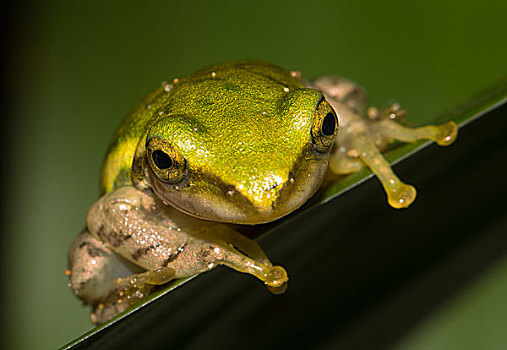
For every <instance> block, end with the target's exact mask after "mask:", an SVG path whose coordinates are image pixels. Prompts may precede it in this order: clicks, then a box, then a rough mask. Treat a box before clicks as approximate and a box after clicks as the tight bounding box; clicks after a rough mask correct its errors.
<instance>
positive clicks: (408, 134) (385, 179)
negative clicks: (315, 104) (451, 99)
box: [329, 104, 458, 209]
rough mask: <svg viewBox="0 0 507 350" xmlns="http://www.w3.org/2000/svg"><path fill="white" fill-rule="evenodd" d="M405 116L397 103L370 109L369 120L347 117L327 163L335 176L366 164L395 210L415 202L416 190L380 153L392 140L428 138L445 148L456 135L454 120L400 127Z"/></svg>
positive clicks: (356, 169)
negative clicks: (342, 133) (416, 126)
mask: <svg viewBox="0 0 507 350" xmlns="http://www.w3.org/2000/svg"><path fill="white" fill-rule="evenodd" d="M338 106H339V104H338ZM349 113H350V112H349ZM405 113H406V111H405V110H402V109H400V107H399V105H398V104H393V105H392V106H389V107H387V108H386V109H384V110H382V111H378V110H377V109H376V108H370V109H369V110H368V117H369V120H362V119H359V118H358V116H356V117H355V118H354V116H352V117H350V116H349V118H348V119H347V120H346V124H347V126H346V130H345V131H344V134H345V136H341V135H340V134H339V135H338V137H337V143H338V147H337V150H336V152H335V153H334V154H333V155H332V157H331V159H330V163H329V166H330V169H331V171H333V172H334V173H337V174H351V173H354V172H356V171H358V170H359V169H361V168H362V167H363V166H364V165H366V166H367V167H368V168H370V170H371V171H372V172H373V173H374V174H375V175H376V176H377V178H378V179H379V181H380V182H381V183H382V186H383V187H384V190H385V191H386V194H387V199H388V202H389V205H391V206H392V207H393V208H396V209H400V208H406V207H408V206H409V205H410V204H411V203H412V202H413V201H414V200H415V197H416V190H415V188H414V187H413V186H411V185H407V184H405V183H403V182H402V181H401V180H400V179H399V178H398V177H397V176H396V175H395V174H394V172H393V171H392V169H391V167H390V165H389V163H388V162H387V161H386V160H385V159H384V157H383V156H382V154H381V151H382V150H383V149H384V148H385V147H386V145H387V144H388V143H390V142H392V141H393V140H398V141H403V142H415V141H417V140H425V139H427V140H433V141H435V142H436V143H437V144H439V145H441V146H447V145H449V144H451V143H452V142H454V140H455V139H456V137H457V133H458V127H457V125H456V123H455V122H453V121H451V122H448V123H445V124H442V125H429V126H423V127H419V128H409V127H406V126H403V125H401V124H399V123H398V122H397V120H400V119H403V117H404V115H405ZM344 115H345V116H346V115H347V113H345V114H344Z"/></svg>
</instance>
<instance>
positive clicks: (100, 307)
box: [91, 267, 175, 324]
mask: <svg viewBox="0 0 507 350" xmlns="http://www.w3.org/2000/svg"><path fill="white" fill-rule="evenodd" d="M174 275H175V271H174V270H173V269H171V268H168V267H161V268H157V269H155V270H151V271H145V272H142V273H137V274H134V275H131V276H128V277H119V278H117V279H116V280H115V281H114V283H113V284H112V290H111V292H110V293H109V295H108V296H107V297H106V298H105V299H104V300H103V301H101V302H99V303H98V304H96V305H95V308H94V311H93V313H92V314H91V319H92V321H93V322H95V323H98V324H101V323H104V322H107V321H108V320H110V319H111V318H113V317H115V316H116V315H118V314H119V313H121V312H123V311H125V310H126V309H127V308H128V307H130V306H132V305H134V304H137V303H138V302H140V301H141V300H142V299H144V298H146V297H147V296H148V295H150V294H151V293H152V290H153V288H154V287H155V286H158V285H162V284H165V283H167V282H169V281H171V280H172V279H174Z"/></svg>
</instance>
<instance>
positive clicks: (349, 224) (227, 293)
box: [76, 106, 507, 349]
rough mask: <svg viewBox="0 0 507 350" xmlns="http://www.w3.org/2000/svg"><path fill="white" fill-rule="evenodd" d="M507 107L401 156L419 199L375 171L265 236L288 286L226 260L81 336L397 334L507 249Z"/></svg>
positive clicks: (336, 342) (356, 339)
mask: <svg viewBox="0 0 507 350" xmlns="http://www.w3.org/2000/svg"><path fill="white" fill-rule="evenodd" d="M506 115H507V107H506V106H503V107H501V108H498V109H496V110H495V111H493V112H491V113H489V114H488V115H487V116H484V117H482V118H480V119H478V120H477V121H475V122H473V123H471V124H469V125H468V126H466V127H465V128H464V129H462V130H461V134H460V136H459V138H458V141H457V142H456V143H455V144H454V145H452V146H451V147H449V148H440V147H437V146H435V145H432V146H430V147H428V148H426V149H425V150H423V151H422V152H420V153H418V154H417V155H415V156H413V157H411V158H409V159H407V160H406V161H404V162H402V163H401V164H400V165H398V166H397V167H396V171H397V173H398V174H399V175H400V177H401V178H402V179H405V180H407V181H409V182H410V183H412V184H414V185H415V187H416V188H417V189H418V191H419V196H418V198H417V199H416V202H415V203H414V205H413V206H412V207H411V208H410V209H409V210H401V211H396V210H394V209H391V208H389V207H388V206H387V203H386V200H385V198H384V193H383V192H382V190H381V187H380V184H379V183H378V182H377V181H376V180H369V181H367V182H366V183H365V184H363V185H361V186H359V187H357V188H355V189H353V190H352V191H350V192H348V193H346V194H344V195H343V196H341V197H339V198H338V199H336V200H334V201H332V202H330V203H328V204H326V205H323V206H320V207H318V208H316V209H314V210H312V211H311V212H310V213H307V215H304V217H300V218H295V219H294V220H292V221H291V222H290V223H288V224H287V225H285V226H284V227H283V230H281V231H278V232H277V233H276V234H273V235H268V236H265V237H263V238H262V239H261V241H260V243H261V245H262V246H263V247H265V248H266V251H267V254H268V256H270V257H271V258H272V260H273V261H274V262H276V263H281V264H282V265H284V266H285V267H286V268H287V270H288V272H289V274H290V278H291V279H290V281H289V288H288V290H287V292H286V293H285V294H284V295H281V296H273V295H271V294H270V293H269V292H268V291H267V289H266V288H263V287H262V285H260V284H259V282H258V281H257V280H255V279H254V278H252V277H251V276H246V275H241V274H238V273H235V272H233V271H230V270H227V269H225V268H223V269H217V270H215V271H212V272H210V273H206V274H203V275H202V276H200V277H199V278H197V279H195V280H193V281H191V282H189V283H188V284H187V285H185V286H183V287H181V288H178V289H177V290H175V291H173V292H172V293H170V294H169V295H167V296H165V297H163V298H161V299H159V300H157V301H155V302H153V303H151V304H150V305H148V306H147V307H145V308H143V309H142V310H139V311H138V312H137V313H136V314H135V315H132V316H131V317H127V318H125V319H123V320H122V321H120V322H117V323H116V324H113V325H112V326H111V327H108V328H107V329H105V330H103V331H102V332H99V333H98V334H96V335H94V336H93V337H92V338H93V339H90V340H89V341H83V342H82V343H81V344H79V345H78V346H77V347H76V348H93V349H95V348H111V347H113V346H114V347H115V348H120V347H121V348H131V347H136V348H150V349H153V348H167V349H169V348H173V349H175V348H178V349H179V348H212V349H214V348H221V349H223V348H226V349H227V348H236V347H241V348H243V349H250V348H252V349H254V348H287V347H292V348H314V347H317V346H318V347H329V348H343V349H380V348H387V347H389V346H392V345H393V344H395V343H396V342H397V341H398V340H399V339H400V338H401V337H402V336H403V335H405V334H406V333H407V332H408V331H410V330H411V329H413V328H414V327H415V326H417V324H419V323H420V322H421V321H423V320H424V319H425V318H426V317H427V316H428V315H430V314H431V313H433V312H434V311H435V310H436V309H438V308H439V307H440V306H441V305H442V304H444V303H445V302H447V301H448V300H449V299H451V298H452V297H453V296H455V295H456V293H457V292H458V291H460V290H462V289H463V288H465V287H466V286H467V285H469V284H470V283H471V282H473V281H474V280H475V279H476V278H477V277H478V276H480V275H481V274H482V273H484V272H485V271H486V270H487V269H488V268H489V267H490V266H491V265H492V264H494V263H495V262H496V261H497V260H498V259H499V258H501V257H502V256H504V255H505V253H506V252H507V235H506V234H505V232H507V230H506V229H507V216H506V213H507V211H506V207H507V206H506V204H505V198H506V196H507V182H506V180H505V179H506V178H507V168H506V166H505V163H506V161H507V157H506V150H507V137H506V136H505V135H506V134H507V118H506V117H505V116H506Z"/></svg>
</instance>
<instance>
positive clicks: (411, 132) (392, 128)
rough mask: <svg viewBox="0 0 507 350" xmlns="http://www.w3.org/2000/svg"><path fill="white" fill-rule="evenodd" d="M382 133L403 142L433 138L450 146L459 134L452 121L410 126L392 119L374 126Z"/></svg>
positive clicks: (443, 144)
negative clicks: (416, 126)
mask: <svg viewBox="0 0 507 350" xmlns="http://www.w3.org/2000/svg"><path fill="white" fill-rule="evenodd" d="M372 127H373V128H374V129H375V130H376V131H377V132H379V133H380V134H381V135H383V136H385V137H387V138H392V139H395V140H399V141H403V142H414V141H417V140H433V141H435V142H436V143H437V144H438V145H440V146H448V145H450V144H451V143H453V142H454V140H456V137H457V136H458V126H457V125H456V123H455V122H453V121H450V122H447V123H445V124H441V125H428V126H423V127H420V128H409V127H406V126H403V125H400V124H398V123H396V122H394V121H391V120H382V121H380V122H378V123H376V124H375V125H373V126H372Z"/></svg>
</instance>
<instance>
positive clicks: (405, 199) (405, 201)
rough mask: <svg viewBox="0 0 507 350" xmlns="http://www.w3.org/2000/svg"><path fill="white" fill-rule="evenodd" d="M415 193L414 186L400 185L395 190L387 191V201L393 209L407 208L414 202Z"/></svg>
mask: <svg viewBox="0 0 507 350" xmlns="http://www.w3.org/2000/svg"><path fill="white" fill-rule="evenodd" d="M416 193H417V192H416V190H415V188H414V186H411V185H407V184H400V185H399V186H397V187H396V188H391V189H389V190H387V200H388V202H389V205H390V206H391V207H393V208H396V209H401V208H407V207H408V206H409V205H410V204H412V202H413V201H414V200H415V197H416Z"/></svg>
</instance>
